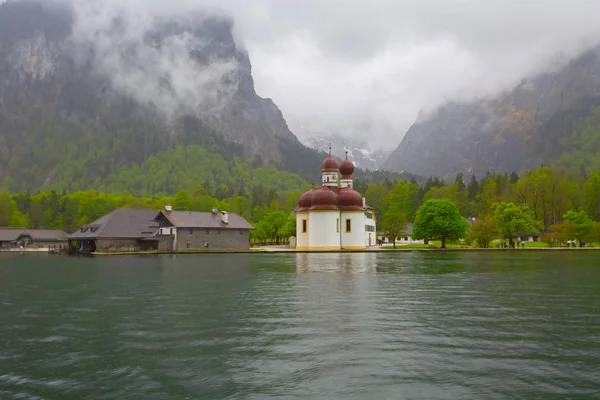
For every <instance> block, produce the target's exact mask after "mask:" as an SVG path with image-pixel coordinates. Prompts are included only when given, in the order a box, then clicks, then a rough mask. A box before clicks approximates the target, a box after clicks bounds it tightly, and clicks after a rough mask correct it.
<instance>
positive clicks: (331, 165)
mask: <svg viewBox="0 0 600 400" xmlns="http://www.w3.org/2000/svg"><path fill="white" fill-rule="evenodd" d="M339 169H340V168H339V166H338V163H337V161H335V159H334V158H333V157H332V156H331V155H329V156H328V157H327V158H326V159H325V160H323V165H321V172H328V171H331V172H334V171H338V170H339Z"/></svg>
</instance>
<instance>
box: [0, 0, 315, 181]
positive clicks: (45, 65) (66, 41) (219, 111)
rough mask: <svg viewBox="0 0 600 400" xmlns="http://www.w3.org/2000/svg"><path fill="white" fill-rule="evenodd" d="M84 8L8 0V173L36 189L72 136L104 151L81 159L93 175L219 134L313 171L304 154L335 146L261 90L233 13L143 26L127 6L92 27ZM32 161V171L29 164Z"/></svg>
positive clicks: (3, 78)
mask: <svg viewBox="0 0 600 400" xmlns="http://www.w3.org/2000/svg"><path fill="white" fill-rule="evenodd" d="M61 4H62V3H61ZM73 4H74V6H73V7H76V4H78V3H77V2H74V3H73ZM84 11H85V10H84ZM78 15H79V16H81V15H91V14H83V13H82V10H75V9H73V8H71V7H70V6H64V5H63V6H57V5H47V4H46V2H36V1H18V2H8V3H4V4H2V5H0V182H2V180H7V179H8V180H14V179H31V180H32V181H33V182H34V184H32V185H30V186H25V187H26V188H29V189H34V188H36V187H39V186H40V185H41V184H43V183H44V182H47V181H48V180H52V173H53V171H54V170H55V169H56V168H58V167H59V166H60V165H61V163H62V162H63V159H64V158H65V156H67V155H69V154H70V153H69V151H70V150H69V149H68V148H67V147H68V145H69V144H72V145H74V146H75V147H76V149H75V150H73V149H71V151H75V152H77V151H80V152H84V151H87V152H89V153H90V154H92V156H90V157H88V159H86V160H78V161H77V162H78V165H79V167H78V168H82V172H81V173H86V174H89V175H90V177H89V178H90V181H91V180H93V179H94V176H96V175H98V174H100V175H101V176H102V175H103V176H106V175H107V174H109V173H112V172H115V171H116V170H118V169H119V168H120V167H127V166H131V165H132V164H136V163H140V162H141V161H143V160H144V159H146V158H147V157H148V156H149V155H151V154H153V153H156V152H160V151H163V150H164V149H165V148H168V147H172V146H175V145H179V144H183V145H185V144H202V145H207V146H208V145H212V144H213V142H214V141H215V140H216V141H217V142H219V141H224V142H226V143H229V144H231V146H230V147H231V149H232V151H234V150H235V152H238V153H239V154H240V155H245V156H248V157H250V158H254V159H255V160H256V162H259V163H276V164H278V165H282V166H283V167H285V168H287V169H289V170H292V171H293V172H300V173H303V172H305V171H303V170H297V169H298V168H296V166H297V165H298V164H299V162H298V160H296V159H295V158H294V157H299V156H300V155H304V156H306V157H308V158H309V159H314V160H315V161H316V160H320V159H321V158H322V157H323V155H322V154H318V153H317V152H315V151H310V150H308V149H307V148H305V147H304V146H303V145H302V144H301V143H300V142H299V141H298V139H297V138H296V137H295V136H294V135H293V134H292V132H291V131H290V130H289V129H288V126H287V124H286V121H285V120H284V118H283V115H282V113H281V111H280V110H279V109H278V108H277V106H276V105H275V104H274V103H273V101H271V100H270V99H263V98H261V97H259V96H258V95H257V94H256V92H255V90H254V81H253V78H252V74H251V64H250V60H249V57H248V54H247V53H246V52H245V51H244V50H242V49H240V48H239V47H238V46H237V44H236V42H235V40H234V37H233V35H232V25H233V24H232V22H231V21H230V20H227V19H220V18H210V17H206V16H199V17H198V18H194V17H193V16H191V17H189V18H186V19H173V18H172V19H165V20H156V21H152V23H151V24H150V25H147V26H144V29H139V26H138V25H136V21H132V22H128V20H127V18H128V17H131V16H130V15H129V16H128V15H115V16H114V18H113V19H112V20H110V24H109V25H108V26H101V27H97V26H96V27H95V28H90V27H87V26H84V25H85V24H87V25H90V26H95V24H92V23H90V21H87V22H86V23H83V24H82V22H81V21H80V20H79V19H78V17H77V16H78ZM89 18H91V17H89ZM91 22H97V21H95V20H93V19H92V20H91ZM94 29H95V30H94ZM124 131H135V132H137V133H136V134H135V139H131V138H129V139H128V138H127V137H124V134H123V133H122V132H124ZM140 131H143V132H141V133H140ZM85 135H89V136H90V138H89V140H86V141H85V143H81V141H82V137H84V136H85ZM125 136H126V135H125ZM131 137H134V136H133V134H132V136H131ZM142 137H143V140H140V138H142ZM128 141H129V142H128ZM123 142H128V143H126V144H123ZM229 144H228V146H229ZM117 145H119V146H122V147H123V149H121V148H119V149H117V150H115V151H112V149H113V148H115V146H117ZM39 147H42V148H41V149H40V148H39ZM44 147H45V148H46V150H47V151H44V149H43V148H44ZM103 151H104V152H105V154H99V153H101V152H103ZM54 152H59V153H60V152H62V154H60V156H59V157H56V156H55V155H54ZM38 153H40V154H38ZM102 156H104V157H113V158H114V159H113V160H111V161H110V162H107V163H102V162H101V160H100V158H101V157H102ZM24 160H27V162H25V161H24ZM99 164H102V166H99ZM82 165H83V166H82ZM25 166H27V169H28V170H29V169H31V170H32V172H31V175H32V176H22V175H18V171H22V170H23V169H24V167H25ZM300 169H301V168H300ZM312 173H314V171H307V173H306V175H310V174H312ZM18 188H20V189H22V188H24V187H23V186H18Z"/></svg>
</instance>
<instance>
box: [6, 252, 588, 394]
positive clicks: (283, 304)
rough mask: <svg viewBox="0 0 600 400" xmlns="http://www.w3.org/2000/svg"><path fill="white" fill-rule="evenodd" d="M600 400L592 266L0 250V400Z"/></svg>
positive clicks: (414, 256) (562, 256)
mask: <svg viewBox="0 0 600 400" xmlns="http://www.w3.org/2000/svg"><path fill="white" fill-rule="evenodd" d="M79 398H82V399H263V398H277V399H288V398H289V399H320V398H323V399H509V398H510V399H514V398H522V399H565V398H571V399H586V398H589V399H592V398H593V399H597V398H600V261H599V259H598V256H597V253H593V252H590V253H586V252H572V253H570V252H531V253H525V252H524V253H518V252H514V253H458V252H455V253H401V254H398V253H396V254H391V253H356V254H271V255H266V254H256V255H252V254H250V255H195V256H192V255H178V256H130V257H95V258H84V257H82V258H79V257H72V258H69V257H59V256H49V255H35V254H23V255H22V254H8V253H4V254H0V399H3V400H4V399H79Z"/></svg>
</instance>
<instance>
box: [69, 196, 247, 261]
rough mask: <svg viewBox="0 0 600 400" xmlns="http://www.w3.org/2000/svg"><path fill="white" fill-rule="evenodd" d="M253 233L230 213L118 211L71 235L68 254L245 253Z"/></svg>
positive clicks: (239, 218)
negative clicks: (238, 251) (71, 251)
mask: <svg viewBox="0 0 600 400" xmlns="http://www.w3.org/2000/svg"><path fill="white" fill-rule="evenodd" d="M250 229H254V228H253V227H252V225H250V224H249V223H248V221H246V220H245V219H244V218H242V217H241V216H239V215H237V214H234V213H227V212H224V211H222V212H219V211H217V210H216V209H214V210H213V211H212V212H197V211H173V210H172V209H171V207H170V206H166V207H165V209H164V210H139V209H130V208H120V209H117V210H115V211H113V212H111V213H110V214H107V215H105V216H104V217H102V218H100V219H98V220H96V221H94V222H92V223H91V224H88V225H85V226H82V227H81V228H80V229H79V230H78V231H77V232H75V233H73V234H71V235H70V236H69V237H68V239H69V240H70V241H71V245H72V250H75V251H78V252H84V253H90V252H96V251H98V252H111V251H114V252H125V251H149V250H161V251H181V252H185V251H193V250H213V249H221V250H246V249H248V246H249V231H250Z"/></svg>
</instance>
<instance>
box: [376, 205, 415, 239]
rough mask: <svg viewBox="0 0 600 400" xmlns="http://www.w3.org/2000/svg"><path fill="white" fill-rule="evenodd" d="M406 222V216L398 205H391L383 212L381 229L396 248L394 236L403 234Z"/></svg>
mask: <svg viewBox="0 0 600 400" xmlns="http://www.w3.org/2000/svg"><path fill="white" fill-rule="evenodd" d="M407 224H408V218H407V217H406V214H404V212H403V211H402V210H401V209H400V208H399V207H391V208H389V209H388V210H387V211H386V212H385V214H384V216H383V223H382V226H381V229H382V230H383V232H384V233H385V237H387V238H388V239H389V240H393V242H394V248H396V238H397V237H399V236H403V235H404V234H405V232H406V225H407Z"/></svg>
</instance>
